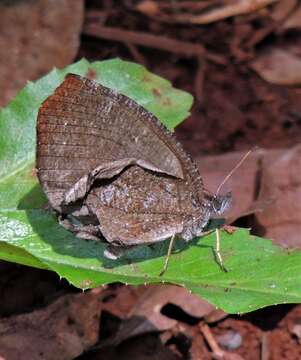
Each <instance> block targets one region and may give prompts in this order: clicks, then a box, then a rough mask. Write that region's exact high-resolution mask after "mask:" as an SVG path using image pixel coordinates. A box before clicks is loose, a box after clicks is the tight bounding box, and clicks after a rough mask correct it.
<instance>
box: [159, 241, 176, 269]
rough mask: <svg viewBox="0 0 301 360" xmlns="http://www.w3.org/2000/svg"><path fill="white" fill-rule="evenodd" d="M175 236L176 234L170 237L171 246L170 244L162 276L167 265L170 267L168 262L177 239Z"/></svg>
mask: <svg viewBox="0 0 301 360" xmlns="http://www.w3.org/2000/svg"><path fill="white" fill-rule="evenodd" d="M175 237H176V235H173V236H172V237H171V239H170V242H169V246H168V250H167V255H166V257H165V262H164V266H163V269H162V271H161V272H160V274H159V275H160V276H162V275H163V274H164V273H165V271H166V270H167V267H168V262H169V257H170V255H171V251H172V246H173V243H174V240H175Z"/></svg>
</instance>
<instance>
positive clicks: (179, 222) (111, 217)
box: [86, 165, 191, 246]
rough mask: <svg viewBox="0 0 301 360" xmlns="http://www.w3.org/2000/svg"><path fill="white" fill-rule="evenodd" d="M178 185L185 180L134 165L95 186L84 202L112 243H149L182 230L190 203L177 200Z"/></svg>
mask: <svg viewBox="0 0 301 360" xmlns="http://www.w3.org/2000/svg"><path fill="white" fill-rule="evenodd" d="M181 185H184V180H179V179H175V178H172V177H170V176H166V175H163V174H160V173H156V172H150V171H148V170H146V169H144V168H141V167H140V166H137V165H133V166H131V167H129V168H127V169H125V170H124V171H123V172H122V173H121V174H120V175H119V176H118V177H116V178H114V179H112V181H109V182H107V183H104V184H101V183H100V184H99V185H98V187H94V188H93V189H92V190H91V192H90V193H89V195H88V197H87V199H86V204H87V206H88V207H89V209H90V211H91V213H93V214H94V215H95V216H96V217H97V218H98V221H99V223H100V231H101V233H102V234H103V236H104V237H105V238H106V240H107V241H108V242H109V243H111V244H112V245H119V246H128V245H137V244H150V243H153V242H157V241H162V240H164V239H167V238H169V237H171V236H172V235H175V234H180V233H181V232H182V231H183V226H184V222H185V218H186V216H187V214H189V213H190V212H191V204H190V202H189V201H185V199H183V201H182V202H181V204H180V203H179V196H178V192H179V190H180V187H181ZM188 199H189V198H187V197H186V200H188Z"/></svg>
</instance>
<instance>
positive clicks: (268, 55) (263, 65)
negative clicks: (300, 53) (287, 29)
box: [250, 47, 301, 86]
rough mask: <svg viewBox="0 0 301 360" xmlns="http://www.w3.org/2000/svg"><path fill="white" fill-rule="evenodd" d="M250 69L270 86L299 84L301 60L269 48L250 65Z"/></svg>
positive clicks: (287, 52)
mask: <svg viewBox="0 0 301 360" xmlns="http://www.w3.org/2000/svg"><path fill="white" fill-rule="evenodd" d="M250 67H251V68H252V69H253V70H255V71H256V72H257V73H258V75H259V76H261V77H262V78H263V79H264V80H266V81H268V82H270V83H272V84H277V85H288V86H291V85H300V84H301V58H300V57H297V56H295V55H294V54H292V53H290V52H289V51H285V50H282V49H279V48H271V47H269V48H268V49H265V51H263V52H262V53H261V54H259V55H258V56H257V58H256V59H255V60H254V61H253V62H251V63H250Z"/></svg>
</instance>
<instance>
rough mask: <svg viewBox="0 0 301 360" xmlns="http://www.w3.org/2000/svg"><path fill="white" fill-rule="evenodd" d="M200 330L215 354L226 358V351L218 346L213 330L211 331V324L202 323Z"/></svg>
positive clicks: (220, 357)
mask: <svg viewBox="0 0 301 360" xmlns="http://www.w3.org/2000/svg"><path fill="white" fill-rule="evenodd" d="M200 331H201V333H202V335H203V336H204V338H205V340H206V341H207V343H208V345H209V347H210V349H211V350H212V352H213V354H214V355H215V356H216V357H217V358H219V359H222V358H224V355H225V352H224V351H223V350H222V349H221V348H220V347H219V346H218V344H217V342H216V340H215V338H214V337H213V335H212V332H211V331H210V328H209V326H208V325H207V324H202V325H201V326H200Z"/></svg>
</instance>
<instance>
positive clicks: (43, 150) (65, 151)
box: [37, 74, 201, 211]
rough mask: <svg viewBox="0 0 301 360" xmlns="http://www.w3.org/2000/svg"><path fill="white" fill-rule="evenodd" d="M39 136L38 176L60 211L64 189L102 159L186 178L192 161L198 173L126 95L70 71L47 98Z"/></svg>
mask: <svg viewBox="0 0 301 360" xmlns="http://www.w3.org/2000/svg"><path fill="white" fill-rule="evenodd" d="M37 135H38V144H37V168H38V176H39V179H40V182H41V183H42V186H43V188H44V191H45V193H46V194H47V196H48V199H49V201H50V203H51V205H52V206H53V207H54V208H55V209H57V210H58V211H62V209H61V204H62V201H63V199H64V194H65V193H66V191H67V190H68V189H70V188H71V187H72V185H74V184H75V183H76V182H77V181H78V180H79V179H80V178H82V177H83V176H85V175H86V174H89V173H90V172H91V171H93V169H95V168H97V167H99V166H102V164H104V163H109V162H114V161H119V160H122V159H124V158H132V159H137V160H138V159H139V160H140V161H142V162H143V161H144V162H145V163H148V164H151V166H153V167H154V168H157V169H160V170H161V171H162V172H165V173H166V174H169V175H172V176H175V177H178V178H184V177H185V176H186V175H185V172H186V174H187V171H186V170H187V169H185V166H186V167H187V164H186V165H185V161H186V162H187V161H188V163H189V166H192V169H193V171H194V172H195V173H193V171H192V172H190V173H191V176H192V177H193V176H194V175H198V173H197V170H196V168H195V166H193V165H191V164H190V159H189V157H188V156H187V155H186V153H185V152H184V151H183V150H182V148H181V145H180V144H179V143H178V142H176V141H175V139H174V137H173V135H172V134H171V132H169V131H168V130H167V129H166V128H165V127H164V126H163V125H161V123H160V122H159V121H158V120H157V119H156V118H155V117H154V116H153V115H152V114H150V113H149V112H148V111H146V110H145V109H144V108H143V107H141V106H140V105H138V104H137V103H136V102H134V101H132V100H131V99H129V98H128V97H126V96H124V95H121V94H118V93H116V92H115V91H113V90H111V89H108V88H106V87H104V86H102V85H100V84H98V83H96V82H95V81H92V80H88V79H86V78H83V77H80V76H78V75H73V74H69V75H67V76H66V78H65V80H64V82H63V83H62V84H61V85H60V86H59V87H58V88H57V89H56V90H55V92H54V94H53V95H51V96H49V97H48V98H47V99H46V101H44V103H43V104H42V106H41V108H40V110H39V115H38V125H37ZM189 176H190V175H189ZM186 177H187V176H186ZM194 177H195V176H194ZM194 180H195V179H194ZM198 180H199V184H198V185H199V187H200V185H201V180H200V179H198ZM191 181H192V180H191ZM199 190H201V189H199Z"/></svg>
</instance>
